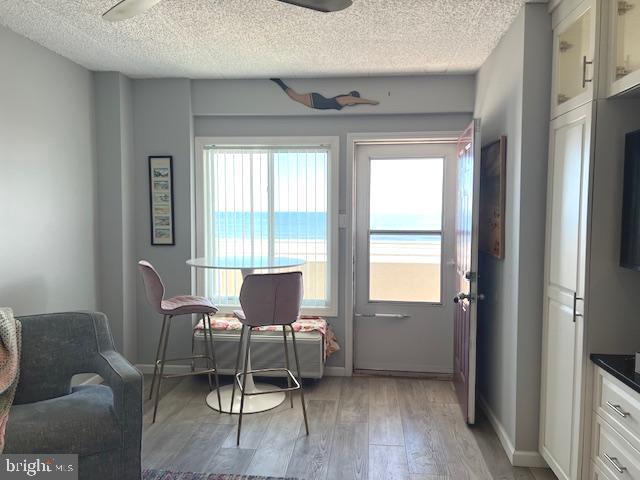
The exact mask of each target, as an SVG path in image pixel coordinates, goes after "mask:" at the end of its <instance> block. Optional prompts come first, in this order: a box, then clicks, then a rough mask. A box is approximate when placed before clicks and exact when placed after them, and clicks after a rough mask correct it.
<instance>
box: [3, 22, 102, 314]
mask: <svg viewBox="0 0 640 480" xmlns="http://www.w3.org/2000/svg"><path fill="white" fill-rule="evenodd" d="M0 65H2V67H3V68H2V74H1V75H0V145H2V155H1V156H0V178H1V180H2V202H1V204H0V224H1V225H2V241H1V245H2V247H1V248H0V265H1V266H2V274H1V275H0V305H3V306H9V307H13V309H14V310H15V312H16V313H17V314H18V315H22V314H31V313H42V312H54V311H63V310H72V309H95V308H96V307H97V305H98V303H99V302H98V293H97V291H98V288H97V275H96V269H97V266H96V263H97V262H96V254H97V247H96V224H95V223H96V221H95V219H96V160H95V142H94V103H93V82H92V76H91V73H90V72H89V71H87V70H85V69H84V68H82V67H80V66H78V65H76V64H74V63H72V62H71V61H69V60H67V59H65V58H63V57H61V56H59V55H56V54H54V53H52V52H51V51H49V50H47V49H45V48H43V47H40V46H38V45H36V44H35V43H33V42H31V41H30V40H27V39H25V38H24V37H21V36H19V35H17V34H15V33H13V32H11V31H9V30H7V29H6V28H3V27H0Z"/></svg>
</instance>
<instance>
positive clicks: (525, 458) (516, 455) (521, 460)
mask: <svg viewBox="0 0 640 480" xmlns="http://www.w3.org/2000/svg"><path fill="white" fill-rule="evenodd" d="M511 463H512V465H513V466H515V467H529V468H549V465H547V462H545V460H544V458H542V455H540V453H539V452H535V451H530V450H516V451H515V452H513V459H512V460H511Z"/></svg>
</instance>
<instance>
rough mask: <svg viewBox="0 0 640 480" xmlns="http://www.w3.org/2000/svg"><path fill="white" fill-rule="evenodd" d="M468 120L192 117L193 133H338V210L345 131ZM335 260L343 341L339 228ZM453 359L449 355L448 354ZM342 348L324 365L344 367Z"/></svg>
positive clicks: (433, 127)
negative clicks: (337, 253)
mask: <svg viewBox="0 0 640 480" xmlns="http://www.w3.org/2000/svg"><path fill="white" fill-rule="evenodd" d="M470 121H471V114H470V113H466V114H448V115H445V114H437V115H359V116H350V117H347V118H344V117H324V116H323V117H196V119H195V125H194V130H195V135H196V136H248V137H250V136H286V135H293V136H297V135H300V136H304V135H320V136H339V137H340V169H339V191H340V200H339V210H340V213H345V211H346V210H347V208H348V205H347V198H346V189H347V184H346V178H347V171H346V168H347V134H348V133H355V132H357V133H368V132H386V133H392V132H418V131H427V132H428V131H433V132H437V131H443V132H444V131H447V132H456V131H462V130H464V128H465V127H466V126H467V125H468V124H469V122H470ZM339 243H340V246H339V260H338V281H339V285H338V297H339V301H338V317H337V318H331V319H328V320H329V322H330V323H331V325H332V327H333V329H334V331H335V333H336V336H337V337H338V341H339V342H341V343H343V341H344V332H345V313H346V312H345V298H344V291H345V286H346V285H345V281H346V272H345V269H346V265H347V262H348V259H347V258H346V255H347V247H348V239H347V238H346V235H345V230H344V229H341V230H340V236H339ZM441 341H442V342H445V343H447V344H449V345H453V338H442V339H441ZM452 362H453V357H452ZM344 364H345V361H344V350H341V351H339V352H337V353H336V354H335V355H333V356H332V357H331V358H330V359H329V361H328V362H327V365H329V366H340V367H342V366H344Z"/></svg>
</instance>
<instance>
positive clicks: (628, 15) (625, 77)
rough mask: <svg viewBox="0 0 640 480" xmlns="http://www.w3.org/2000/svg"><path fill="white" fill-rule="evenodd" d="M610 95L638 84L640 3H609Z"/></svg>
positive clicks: (612, 0) (615, 0)
mask: <svg viewBox="0 0 640 480" xmlns="http://www.w3.org/2000/svg"><path fill="white" fill-rule="evenodd" d="M609 19H610V21H609V45H610V48H611V51H609V62H608V65H607V68H608V81H609V91H608V94H609V96H612V95H617V94H618V93H622V92H624V91H626V90H629V89H632V88H634V87H638V86H639V85H640V0H610V2H609Z"/></svg>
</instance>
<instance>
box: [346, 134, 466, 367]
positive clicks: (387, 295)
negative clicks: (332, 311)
mask: <svg viewBox="0 0 640 480" xmlns="http://www.w3.org/2000/svg"><path fill="white" fill-rule="evenodd" d="M454 174H455V145H454V144H438V145H434V144H410V145H360V146H357V147H356V240H355V241H356V265H355V318H354V367H355V368H356V369H366V370H386V371H403V372H433V373H451V372H452V357H453V352H452V344H453V324H452V321H451V318H452V316H453V309H452V302H451V299H452V298H453V297H454V293H453V269H452V267H451V265H452V260H451V259H452V257H453V248H452V247H453V245H452V242H453V222H454V220H453V215H454V208H453V205H455V201H454V200H453V198H452V195H453V191H454V182H455V178H454V177H455V175H454ZM445 259H446V260H445Z"/></svg>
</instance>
